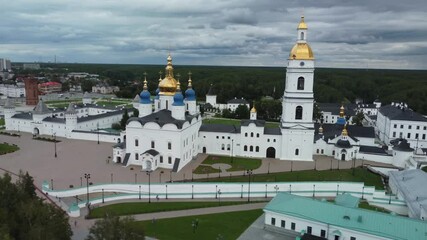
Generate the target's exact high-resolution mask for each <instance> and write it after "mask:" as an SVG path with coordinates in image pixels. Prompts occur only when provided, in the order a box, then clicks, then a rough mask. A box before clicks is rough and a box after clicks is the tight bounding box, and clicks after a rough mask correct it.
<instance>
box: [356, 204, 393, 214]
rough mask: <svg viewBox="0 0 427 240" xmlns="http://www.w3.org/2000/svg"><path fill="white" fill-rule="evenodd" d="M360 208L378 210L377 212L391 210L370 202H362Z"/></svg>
mask: <svg viewBox="0 0 427 240" xmlns="http://www.w3.org/2000/svg"><path fill="white" fill-rule="evenodd" d="M359 208H363V209H368V210H372V211H377V212H383V213H389V212H390V211H388V210H387V209H384V208H381V207H376V206H372V205H369V203H368V202H360V203H359Z"/></svg>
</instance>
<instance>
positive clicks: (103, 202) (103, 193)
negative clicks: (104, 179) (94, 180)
mask: <svg viewBox="0 0 427 240" xmlns="http://www.w3.org/2000/svg"><path fill="white" fill-rule="evenodd" d="M102 203H104V189H102Z"/></svg>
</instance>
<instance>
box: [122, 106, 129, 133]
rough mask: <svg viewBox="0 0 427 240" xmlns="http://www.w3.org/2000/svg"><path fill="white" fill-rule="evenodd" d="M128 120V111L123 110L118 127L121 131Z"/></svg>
mask: <svg viewBox="0 0 427 240" xmlns="http://www.w3.org/2000/svg"><path fill="white" fill-rule="evenodd" d="M128 120H129V113H128V110H127V109H126V108H125V110H124V112H123V116H122V120H120V126H121V127H122V129H123V130H125V129H126V123H127V121H128Z"/></svg>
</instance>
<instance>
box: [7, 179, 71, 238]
mask: <svg viewBox="0 0 427 240" xmlns="http://www.w3.org/2000/svg"><path fill="white" fill-rule="evenodd" d="M0 189H1V190H0V206H1V207H0V239H35V240H42V239H47V240H51V239H52V240H54V239H64V240H65V239H70V238H71V235H72V231H71V227H70V225H69V224H68V216H67V215H66V213H65V212H64V211H63V210H62V209H59V208H57V207H56V206H54V205H52V204H50V203H45V202H44V201H43V200H42V199H41V198H39V197H38V196H37V195H36V193H35V187H34V183H33V178H32V177H31V176H30V175H29V174H28V173H26V174H22V173H20V176H19V180H18V181H17V182H16V183H13V182H12V179H11V177H10V175H8V174H5V175H4V176H3V177H0Z"/></svg>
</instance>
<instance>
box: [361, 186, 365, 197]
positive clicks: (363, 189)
mask: <svg viewBox="0 0 427 240" xmlns="http://www.w3.org/2000/svg"><path fill="white" fill-rule="evenodd" d="M364 193H365V186H363V187H362V200H363V199H364V198H363V195H364Z"/></svg>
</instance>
